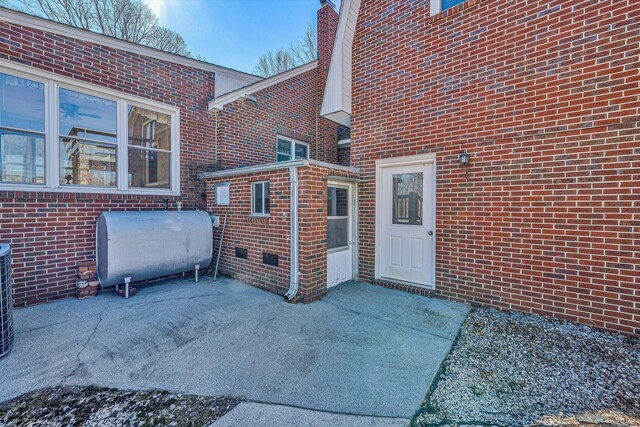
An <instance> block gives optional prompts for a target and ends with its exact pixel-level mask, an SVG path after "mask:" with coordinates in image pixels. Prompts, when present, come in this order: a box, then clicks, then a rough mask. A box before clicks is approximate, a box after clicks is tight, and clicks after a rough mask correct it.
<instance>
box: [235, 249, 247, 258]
mask: <svg viewBox="0 0 640 427" xmlns="http://www.w3.org/2000/svg"><path fill="white" fill-rule="evenodd" d="M236 258H240V259H247V250H246V249H245V248H236Z"/></svg>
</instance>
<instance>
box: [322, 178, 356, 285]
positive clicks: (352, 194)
mask: <svg viewBox="0 0 640 427" xmlns="http://www.w3.org/2000/svg"><path fill="white" fill-rule="evenodd" d="M329 187H342V188H348V189H349V199H350V202H349V206H348V212H349V215H350V221H349V243H350V245H351V263H352V265H351V280H354V279H357V277H358V259H359V258H358V185H357V182H356V181H353V180H350V179H345V180H341V179H331V178H329V179H327V188H329ZM329 252H330V250H327V261H328V259H329Z"/></svg>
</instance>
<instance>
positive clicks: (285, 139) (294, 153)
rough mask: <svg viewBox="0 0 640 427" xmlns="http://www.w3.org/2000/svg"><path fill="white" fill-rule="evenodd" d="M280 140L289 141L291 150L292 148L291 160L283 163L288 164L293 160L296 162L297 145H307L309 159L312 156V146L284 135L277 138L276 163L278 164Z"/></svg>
mask: <svg viewBox="0 0 640 427" xmlns="http://www.w3.org/2000/svg"><path fill="white" fill-rule="evenodd" d="M279 140H283V141H289V143H290V148H291V158H290V159H289V160H282V161H281V162H288V161H291V160H296V150H295V148H296V146H295V145H296V144H299V145H305V146H306V147H307V157H306V158H307V159H308V158H309V156H310V155H311V146H310V145H309V143H308V142H304V141H298V140H297V139H293V138H289V137H287V136H282V135H278V136H277V137H276V162H278V154H279V153H278V141H279Z"/></svg>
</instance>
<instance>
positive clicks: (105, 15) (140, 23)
mask: <svg viewBox="0 0 640 427" xmlns="http://www.w3.org/2000/svg"><path fill="white" fill-rule="evenodd" d="M2 1H4V0H0V2H2ZM19 1H20V3H21V4H22V6H23V10H24V11H25V12H27V13H30V14H32V15H37V16H42V17H44V18H47V19H50V20H52V21H57V22H62V23H64V24H68V25H73V26H74V27H78V28H83V29H85V30H90V31H95V32H98V33H101V34H106V35H108V36H111V37H115V38H118V39H121V40H127V41H130V42H133V43H138V44H142V45H145V46H149V47H153V48H156V49H160V50H164V51H166V52H171V53H177V54H179V55H184V56H193V55H192V54H191V52H190V51H189V49H188V48H187V44H186V42H185V41H184V39H183V38H182V36H180V34H178V33H176V32H175V31H172V30H170V29H168V28H166V27H163V26H161V25H160V22H159V20H158V17H157V16H156V15H155V14H154V13H153V11H152V10H151V9H150V8H149V6H147V5H146V4H144V3H142V1H140V0H19ZM0 4H1V3H0Z"/></svg>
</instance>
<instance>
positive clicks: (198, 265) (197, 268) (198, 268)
mask: <svg viewBox="0 0 640 427" xmlns="http://www.w3.org/2000/svg"><path fill="white" fill-rule="evenodd" d="M199 270H200V264H196V283H198V271H199Z"/></svg>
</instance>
